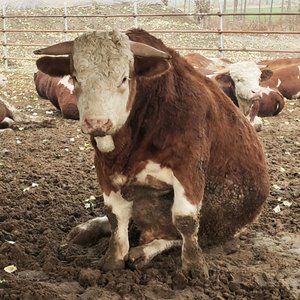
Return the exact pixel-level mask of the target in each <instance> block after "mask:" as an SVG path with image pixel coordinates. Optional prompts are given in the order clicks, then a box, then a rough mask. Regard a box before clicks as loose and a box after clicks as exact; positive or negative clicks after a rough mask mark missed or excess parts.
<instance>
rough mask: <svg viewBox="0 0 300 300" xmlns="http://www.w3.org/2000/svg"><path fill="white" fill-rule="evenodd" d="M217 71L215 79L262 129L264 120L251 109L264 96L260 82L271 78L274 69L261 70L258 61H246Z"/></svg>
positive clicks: (251, 121) (258, 128)
mask: <svg viewBox="0 0 300 300" xmlns="http://www.w3.org/2000/svg"><path fill="white" fill-rule="evenodd" d="M261 68H262V66H261ZM216 73H218V74H217V75H216V76H214V77H213V80H215V81H216V82H217V83H218V84H219V87H220V88H221V89H222V90H223V91H224V92H225V93H226V94H227V95H228V96H229V97H230V98H231V99H232V101H233V102H234V103H235V105H237V106H238V107H239V108H240V110H241V111H242V113H243V114H244V115H245V116H246V117H247V118H248V119H249V121H250V123H251V124H252V126H254V128H255V129H256V131H260V130H261V129H262V121H261V119H260V118H259V117H258V116H257V113H258V111H256V112H255V113H254V111H253V112H251V109H252V106H253V104H254V102H255V101H258V100H260V99H261V98H262V96H263V93H262V90H263V89H262V87H261V86H260V83H261V82H262V81H264V80H267V79H269V78H270V77H271V76H272V71H271V70H269V69H266V70H263V71H261V70H260V67H258V65H257V64H256V63H254V62H251V61H244V62H237V63H233V64H231V65H229V66H228V67H227V68H226V69H224V70H221V71H218V72H216ZM256 106H257V105H256Z"/></svg>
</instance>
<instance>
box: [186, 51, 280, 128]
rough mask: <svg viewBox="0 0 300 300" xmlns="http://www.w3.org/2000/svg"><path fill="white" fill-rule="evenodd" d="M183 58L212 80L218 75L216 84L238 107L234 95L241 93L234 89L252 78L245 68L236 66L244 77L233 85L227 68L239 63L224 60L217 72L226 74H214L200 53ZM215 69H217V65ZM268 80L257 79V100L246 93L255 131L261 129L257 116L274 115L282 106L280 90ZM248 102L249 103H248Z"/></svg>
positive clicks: (246, 83)
mask: <svg viewBox="0 0 300 300" xmlns="http://www.w3.org/2000/svg"><path fill="white" fill-rule="evenodd" d="M184 58H185V59H186V60H187V61H188V62H189V63H190V64H191V65H192V66H193V67H194V68H195V70H196V71H198V72H200V73H202V74H204V75H206V76H207V77H209V78H211V79H212V80H215V79H214V78H215V77H216V76H218V77H217V78H216V80H217V84H218V86H219V87H220V88H221V89H222V90H223V92H225V94H226V95H227V96H228V97H229V98H230V99H231V100H232V101H233V102H234V104H235V105H236V106H237V107H239V103H238V99H237V96H236V95H238V94H241V93H240V92H239V91H236V88H244V87H247V85H248V81H247V80H249V78H250V80H253V78H252V77H251V76H249V75H248V70H247V69H244V68H242V69H241V70H240V69H239V68H237V69H238V70H239V72H240V74H239V76H240V77H241V78H244V80H243V84H242V85H240V86H239V85H237V86H235V83H234V81H233V80H232V78H231V77H230V73H229V72H228V70H229V66H230V65H231V64H233V66H232V67H231V68H232V69H234V67H235V66H239V65H240V63H236V64H234V63H232V62H230V61H227V62H224V65H223V66H220V65H219V69H220V70H222V67H223V71H219V72H218V73H221V74H222V73H223V72H224V73H227V74H226V75H216V72H215V71H212V70H209V69H207V64H208V62H207V59H206V58H205V57H204V58H205V59H206V60H202V55H200V54H196V53H193V54H190V55H189V54H188V55H186V56H184ZM243 64H248V63H246V62H245V63H243ZM250 64H251V68H252V66H253V63H250ZM254 68H255V69H257V67H256V66H254ZM215 69H218V67H217V68H215ZM263 72H269V71H263ZM244 73H245V74H244ZM247 76H249V78H248V77H247ZM268 76H270V75H268ZM266 78H267V77H265V78H264V80H265V79H266ZM269 81H270V80H267V81H261V82H259V81H257V83H256V84H257V85H259V88H258V89H261V94H260V97H258V98H257V99H258V100H255V98H254V99H253V93H250V94H248V98H249V100H250V103H251V102H252V100H253V101H254V102H253V104H252V106H251V107H250V112H249V114H248V116H247V117H248V118H249V120H250V123H251V124H252V126H254V128H255V129H256V131H260V130H261V129H262V121H261V119H260V118H258V117H267V116H276V115H277V114H279V112H280V111H281V110H282V109H283V107H284V98H283V96H282V95H281V94H280V92H279V91H278V89H277V87H276V86H275V84H274V83H273V84H272V82H269ZM265 83H267V84H265ZM254 96H255V95H254ZM250 103H249V105H250Z"/></svg>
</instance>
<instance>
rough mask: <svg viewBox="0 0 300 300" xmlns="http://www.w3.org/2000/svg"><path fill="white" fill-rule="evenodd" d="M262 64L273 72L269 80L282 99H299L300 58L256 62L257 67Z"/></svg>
mask: <svg viewBox="0 0 300 300" xmlns="http://www.w3.org/2000/svg"><path fill="white" fill-rule="evenodd" d="M264 63H265V64H267V65H268V69H271V70H272V71H273V76H272V77H271V78H270V80H271V81H272V82H273V84H274V85H276V87H277V88H278V90H279V92H280V93H281V94H282V95H283V97H285V98H287V99H298V98H300V58H279V59H274V60H266V61H261V62H258V64H259V65H262V64H264ZM270 84H272V83H270Z"/></svg>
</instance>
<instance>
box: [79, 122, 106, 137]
mask: <svg viewBox="0 0 300 300" xmlns="http://www.w3.org/2000/svg"><path fill="white" fill-rule="evenodd" d="M111 127H112V122H111V120H110V119H85V120H84V121H83V123H82V128H81V129H82V132H83V133H86V134H91V135H94V136H104V135H105V133H106V132H107V131H108V130H109V129H110V128H111Z"/></svg>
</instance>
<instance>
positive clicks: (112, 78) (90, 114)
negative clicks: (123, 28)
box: [73, 31, 134, 140]
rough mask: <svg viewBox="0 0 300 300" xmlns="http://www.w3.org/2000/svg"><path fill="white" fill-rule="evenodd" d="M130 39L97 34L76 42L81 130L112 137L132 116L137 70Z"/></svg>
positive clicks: (99, 135)
mask: <svg viewBox="0 0 300 300" xmlns="http://www.w3.org/2000/svg"><path fill="white" fill-rule="evenodd" d="M133 62H134V59H133V54H132V52H131V50H130V43H129V39H128V37H127V36H126V35H125V34H122V33H118V32H115V31H113V32H105V33H100V32H93V33H89V34H85V35H82V36H79V37H78V38H77V39H75V40H74V48H73V66H74V73H73V76H74V82H75V93H76V96H77V99H78V103H77V105H78V110H79V116H80V126H81V130H82V131H83V132H84V133H86V134H91V135H93V136H95V137H97V138H98V140H99V137H105V136H111V135H113V134H114V133H115V132H116V131H118V130H119V129H120V128H121V127H122V126H123V125H124V123H125V122H126V120H127V118H128V115H129V113H130V107H129V106H128V99H129V95H130V85H129V80H130V78H129V73H130V69H131V68H133Z"/></svg>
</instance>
